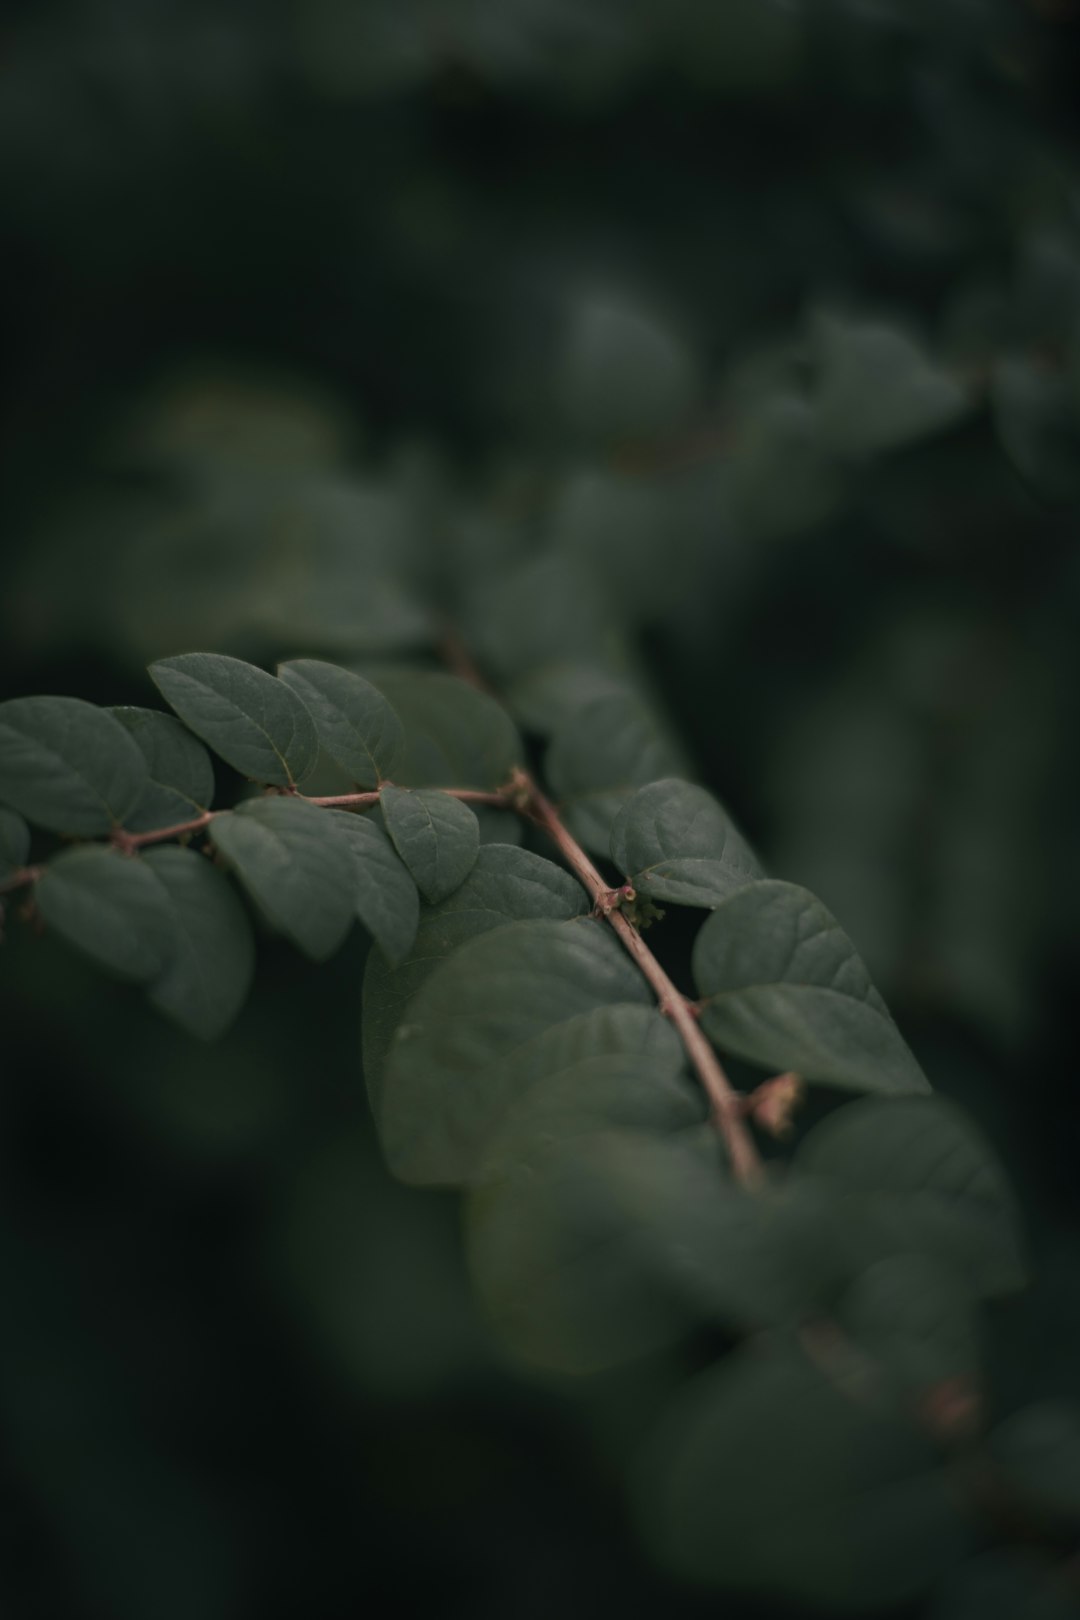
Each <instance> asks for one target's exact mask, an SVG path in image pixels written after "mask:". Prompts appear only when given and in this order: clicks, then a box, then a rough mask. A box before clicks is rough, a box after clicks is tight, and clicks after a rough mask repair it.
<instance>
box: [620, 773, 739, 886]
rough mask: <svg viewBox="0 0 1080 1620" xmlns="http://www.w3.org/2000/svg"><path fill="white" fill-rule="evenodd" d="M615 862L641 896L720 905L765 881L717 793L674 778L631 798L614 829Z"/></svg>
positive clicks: (652, 785) (643, 789)
mask: <svg viewBox="0 0 1080 1620" xmlns="http://www.w3.org/2000/svg"><path fill="white" fill-rule="evenodd" d="M611 859H612V860H613V861H614V863H615V865H616V866H617V867H618V869H619V871H620V872H622V873H623V875H624V876H625V877H627V878H629V880H630V882H631V883H632V884H633V886H634V888H635V889H636V890H637V891H638V893H639V894H646V895H649V896H650V898H652V899H654V900H673V901H675V902H676V903H677V904H680V905H684V906H718V905H719V904H720V902H721V900H726V899H727V897H728V895H729V894H733V893H734V892H735V890H736V889H741V888H744V887H745V886H746V884H747V883H753V882H755V881H756V880H757V879H759V878H761V877H762V876H763V873H762V870H761V867H760V866H759V865H758V863H757V860H756V859H755V857H754V854H753V851H752V850H751V849H750V847H749V845H748V844H747V843H746V841H745V839H744V838H743V837H742V835H741V833H739V832H738V831H737V829H736V828H735V827H734V826H733V825H732V822H731V820H730V819H729V817H728V816H727V814H726V813H725V812H724V811H723V810H722V809H721V808H720V806H719V805H718V804H717V802H716V800H715V799H714V798H713V796H712V794H711V793H706V791H705V789H704V788H700V787H693V786H692V785H691V784H690V783H689V782H680V781H678V780H676V779H675V778H673V777H668V778H666V779H665V780H664V781H661V782H651V783H650V784H649V786H648V787H644V788H641V789H640V791H639V792H637V793H635V794H634V796H633V798H631V799H628V800H627V801H626V803H625V804H624V805H623V807H622V809H621V810H620V811H619V814H618V815H617V816H616V818H615V825H614V826H613V827H612V829H611Z"/></svg>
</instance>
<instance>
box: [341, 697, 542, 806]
mask: <svg viewBox="0 0 1080 1620" xmlns="http://www.w3.org/2000/svg"><path fill="white" fill-rule="evenodd" d="M372 679H373V680H374V682H375V685H376V686H377V687H378V689H379V691H380V692H382V693H383V694H384V695H385V696H386V697H387V698H388V699H389V701H390V703H391V704H392V705H393V707H394V710H395V712H396V713H397V716H398V718H399V719H400V721H401V724H402V726H403V727H404V729H405V751H404V753H403V754H402V756H401V758H400V759H399V760H398V763H397V765H396V766H395V767H394V780H395V782H396V783H397V784H398V785H399V786H400V787H437V788H448V787H459V788H482V789H484V790H485V791H487V792H490V791H492V790H494V789H495V788H500V787H502V786H503V784H504V783H505V782H506V781H507V780H508V778H509V776H510V773H511V771H512V770H513V769H514V767H515V766H516V765H521V764H523V763H524V760H525V748H524V745H523V743H522V741H521V738H520V737H519V736H518V732H517V727H516V726H515V725H514V722H513V721H512V720H511V718H510V716H509V715H508V714H507V713H506V710H505V709H503V708H501V707H500V705H499V704H498V703H496V702H495V699H494V698H491V697H489V696H488V695H487V693H486V692H479V691H477V689H476V688H475V687H474V686H469V685H467V683H466V682H465V681H461V680H458V679H457V677H456V676H454V675H443V674H441V673H438V672H435V671H431V670H414V669H406V670H379V671H375V672H373V674H372Z"/></svg>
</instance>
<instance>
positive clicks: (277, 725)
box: [150, 653, 319, 787]
mask: <svg viewBox="0 0 1080 1620" xmlns="http://www.w3.org/2000/svg"><path fill="white" fill-rule="evenodd" d="M150 675H151V678H152V680H153V681H154V684H155V685H156V686H157V688H158V690H159V691H160V692H161V695H162V696H163V697H164V698H165V701H166V702H167V703H169V704H171V705H172V707H173V708H174V709H175V710H176V712H177V714H178V715H179V716H180V718H181V720H183V722H184V724H185V725H187V726H190V728H191V730H192V731H194V732H195V733H196V735H197V736H199V737H201V738H202V739H203V741H204V742H207V743H209V744H210V747H211V748H213V749H214V750H215V752H216V753H218V754H220V755H221V757H222V759H224V760H225V761H226V762H227V763H228V764H230V765H231V766H233V768H234V769H235V770H238V771H239V772H240V773H241V775H242V776H247V777H250V778H251V780H252V781H254V782H269V783H272V784H274V785H275V786H276V787H289V786H291V785H292V784H293V783H295V782H302V781H303V780H304V777H305V776H307V775H308V773H309V772H310V771H311V770H312V769H313V768H314V765H315V761H316V760H317V758H318V753H319V741H318V736H317V734H316V731H315V722H314V720H312V718H311V715H310V714H309V713H308V711H307V709H306V708H305V707H304V705H303V703H302V702H301V701H300V699H299V698H298V697H297V695H296V693H295V692H294V691H293V690H292V688H291V687H290V686H287V685H286V684H285V682H284V681H279V680H275V678H274V676H273V675H268V674H267V673H266V671H265V670H264V669H257V668H256V667H255V665H254V664H245V663H244V662H243V661H242V660H241V659H239V658H226V657H225V656H224V655H223V654H220V653H181V654H180V655H179V656H178V657H176V658H163V659H161V660H159V662H158V663H156V664H151V665H150Z"/></svg>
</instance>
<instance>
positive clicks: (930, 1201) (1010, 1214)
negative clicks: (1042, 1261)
mask: <svg viewBox="0 0 1080 1620" xmlns="http://www.w3.org/2000/svg"><path fill="white" fill-rule="evenodd" d="M795 1162H796V1165H797V1167H798V1168H799V1169H800V1170H802V1171H803V1172H804V1173H805V1174H807V1175H817V1176H824V1177H827V1178H828V1179H829V1180H830V1181H831V1182H832V1183H833V1184H834V1186H835V1187H836V1188H837V1189H838V1190H839V1191H841V1192H842V1193H845V1194H846V1195H847V1204H848V1211H849V1218H848V1220H847V1223H846V1224H847V1231H848V1242H849V1245H850V1247H851V1248H852V1250H853V1251H854V1252H856V1253H857V1254H860V1255H861V1256H862V1263H863V1264H867V1263H868V1262H869V1261H870V1260H871V1259H876V1258H879V1257H880V1256H881V1255H884V1254H896V1253H901V1254H902V1253H905V1252H911V1251H915V1252H917V1253H920V1254H926V1255H933V1256H936V1257H938V1258H939V1259H942V1260H945V1261H948V1262H951V1263H952V1264H953V1265H955V1267H956V1269H957V1271H958V1272H959V1273H960V1275H961V1276H963V1277H964V1278H965V1279H966V1280H968V1281H970V1283H971V1285H972V1286H973V1287H974V1288H975V1289H976V1290H977V1291H978V1292H980V1293H984V1294H998V1293H1005V1292H1008V1291H1009V1290H1010V1289H1013V1288H1017V1287H1019V1286H1020V1285H1021V1284H1022V1282H1023V1280H1024V1268H1023V1259H1022V1255H1021V1244H1020V1236H1019V1230H1018V1224H1017V1218H1016V1209H1015V1203H1014V1200H1013V1196H1012V1193H1011V1191H1010V1189H1009V1186H1008V1183H1007V1182H1006V1180H1005V1176H1004V1174H1003V1172H1002V1170H1001V1166H1000V1165H999V1164H998V1162H997V1159H996V1157H995V1155H994V1153H993V1152H992V1150H991V1148H990V1147H989V1145H988V1144H987V1143H986V1142H985V1141H984V1140H983V1138H982V1136H981V1135H980V1133H979V1132H978V1131H977V1130H976V1129H975V1126H974V1125H973V1124H972V1123H971V1122H970V1121H969V1120H968V1119H967V1118H966V1117H965V1116H964V1115H963V1114H962V1113H961V1112H960V1110H959V1109H958V1108H955V1107H953V1105H952V1104H951V1103H948V1102H946V1101H944V1099H942V1098H940V1097H898V1098H894V1099H879V1098H866V1099H864V1100H862V1101H859V1102H854V1103H848V1104H846V1106H845V1107H843V1108H838V1109H837V1110H836V1111H835V1113H833V1114H830V1115H829V1117H828V1118H827V1119H824V1120H822V1121H821V1123H820V1124H819V1125H815V1126H814V1128H813V1130H811V1131H809V1132H808V1133H807V1135H806V1137H805V1138H804V1139H803V1141H802V1142H801V1143H800V1144H799V1149H798V1152H797V1154H796V1159H795Z"/></svg>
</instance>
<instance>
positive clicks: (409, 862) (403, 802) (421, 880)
mask: <svg viewBox="0 0 1080 1620" xmlns="http://www.w3.org/2000/svg"><path fill="white" fill-rule="evenodd" d="M379 803H380V805H381V807H382V813H383V818H384V819H385V821H386V829H387V831H388V832H389V834H390V837H391V838H392V839H393V841H394V848H395V849H396V850H397V852H398V854H399V855H400V856H401V859H402V860H403V861H404V862H405V865H406V866H407V867H408V869H409V871H410V872H411V873H412V875H413V877H414V878H415V879H416V883H417V886H418V888H419V889H420V892H421V893H422V894H423V896H424V898H425V899H426V900H430V901H431V902H432V904H437V903H438V901H440V900H445V899H446V896H447V895H448V894H453V892H454V890H455V889H457V888H459V887H460V886H461V884H462V883H464V881H465V879H466V878H467V877H468V875H469V873H470V872H471V871H472V868H473V866H474V864H475V862H476V854H477V851H478V849H479V847H480V828H479V826H478V825H477V821H476V817H475V816H474V815H473V813H472V811H471V810H470V809H469V807H468V805H467V804H463V803H462V802H461V800H460V799H454V798H451V796H450V795H449V794H448V793H440V792H439V791H438V789H437V788H418V789H416V790H415V791H411V790H410V789H408V788H397V787H385V788H383V790H382V793H381V794H380V796H379Z"/></svg>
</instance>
